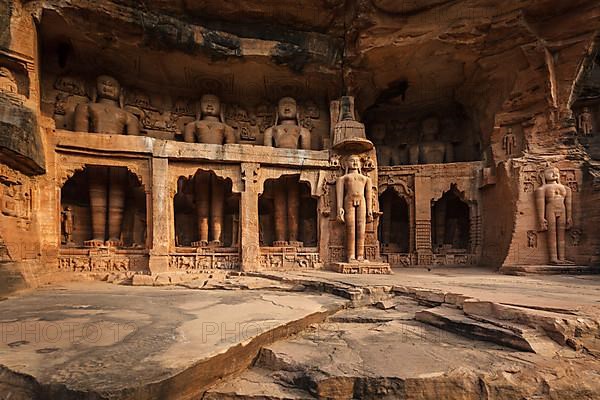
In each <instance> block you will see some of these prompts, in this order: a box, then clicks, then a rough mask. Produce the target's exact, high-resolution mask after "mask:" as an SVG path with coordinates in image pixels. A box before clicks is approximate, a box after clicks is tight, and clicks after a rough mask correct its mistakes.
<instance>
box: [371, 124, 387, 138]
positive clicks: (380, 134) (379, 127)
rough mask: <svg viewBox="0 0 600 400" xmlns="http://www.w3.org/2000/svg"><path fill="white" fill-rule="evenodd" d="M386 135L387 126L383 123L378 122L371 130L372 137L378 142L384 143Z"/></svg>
mask: <svg viewBox="0 0 600 400" xmlns="http://www.w3.org/2000/svg"><path fill="white" fill-rule="evenodd" d="M386 133H387V130H386V126H385V124H384V123H383V122H378V123H376V124H375V125H373V127H372V128H371V136H372V137H373V139H374V140H375V141H376V142H383V140H384V139H385V136H386Z"/></svg>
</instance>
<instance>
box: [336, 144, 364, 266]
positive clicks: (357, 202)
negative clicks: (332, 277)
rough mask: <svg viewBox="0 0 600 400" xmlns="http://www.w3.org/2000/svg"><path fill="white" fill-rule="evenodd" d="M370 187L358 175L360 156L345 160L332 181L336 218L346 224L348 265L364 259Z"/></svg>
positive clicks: (352, 156) (362, 177) (361, 176)
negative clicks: (340, 170)
mask: <svg viewBox="0 0 600 400" xmlns="http://www.w3.org/2000/svg"><path fill="white" fill-rule="evenodd" d="M372 187H373V184H372V182H371V178H369V177H368V176H365V175H363V174H362V173H361V163H360V157H359V156H357V155H351V156H349V157H348V159H347V160H346V173H345V174H344V175H343V176H340V177H339V178H338V179H337V181H336V200H337V208H338V211H337V219H338V221H339V222H341V223H343V224H345V225H346V258H347V261H348V262H355V261H366V260H365V233H366V229H367V222H371V221H373V195H372Z"/></svg>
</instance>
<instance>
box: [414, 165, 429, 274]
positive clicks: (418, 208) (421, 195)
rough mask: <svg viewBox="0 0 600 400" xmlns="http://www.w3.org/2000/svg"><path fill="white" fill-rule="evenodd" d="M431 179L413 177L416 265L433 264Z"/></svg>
mask: <svg viewBox="0 0 600 400" xmlns="http://www.w3.org/2000/svg"><path fill="white" fill-rule="evenodd" d="M432 196H433V195H432V192H431V178H430V177H427V176H415V250H416V252H417V264H419V265H429V264H432V263H433V250H432V247H431V198H432Z"/></svg>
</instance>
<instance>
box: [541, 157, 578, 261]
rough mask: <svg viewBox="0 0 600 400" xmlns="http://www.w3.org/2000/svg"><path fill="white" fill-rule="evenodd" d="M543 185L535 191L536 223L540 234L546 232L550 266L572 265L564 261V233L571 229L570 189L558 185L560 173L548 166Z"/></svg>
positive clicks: (545, 170)
mask: <svg viewBox="0 0 600 400" xmlns="http://www.w3.org/2000/svg"><path fill="white" fill-rule="evenodd" d="M543 177H544V184H543V185H542V186H540V187H539V188H538V189H537V190H536V191H535V200H536V205H537V213H538V215H537V216H538V221H539V225H540V228H539V230H540V231H541V232H546V241H547V244H548V253H549V255H550V264H555V265H568V264H572V263H571V262H570V261H568V260H566V259H565V231H566V230H568V229H571V225H572V219H571V201H572V197H571V189H570V188H569V187H568V186H565V185H562V184H561V183H560V171H559V170H558V168H556V167H551V166H548V167H546V168H545V169H544V174H543Z"/></svg>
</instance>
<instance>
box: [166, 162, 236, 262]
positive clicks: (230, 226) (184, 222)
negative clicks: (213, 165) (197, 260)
mask: <svg viewBox="0 0 600 400" xmlns="http://www.w3.org/2000/svg"><path fill="white" fill-rule="evenodd" d="M239 201H240V198H239V195H238V194H235V193H233V192H232V182H231V180H229V179H223V178H220V177H217V175H216V174H215V173H214V172H212V171H204V170H198V171H197V172H196V174H194V175H193V176H189V177H180V178H179V179H178V181H177V192H176V194H175V196H174V199H173V202H174V203H173V209H174V213H175V221H174V223H175V245H176V246H177V247H195V248H205V250H207V249H212V250H211V251H218V250H217V249H219V248H229V247H231V248H237V247H238V246H239V243H240V240H239V239H240V238H239V234H240V232H239Z"/></svg>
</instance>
